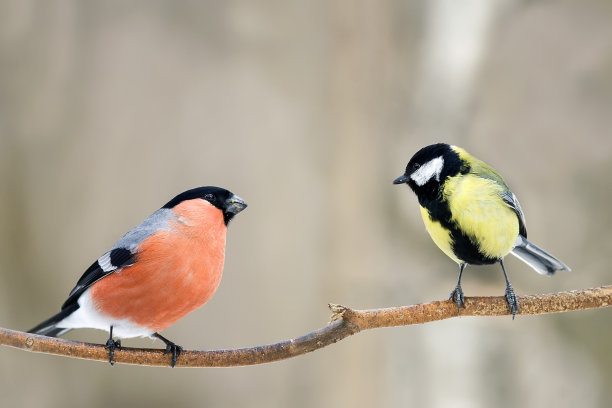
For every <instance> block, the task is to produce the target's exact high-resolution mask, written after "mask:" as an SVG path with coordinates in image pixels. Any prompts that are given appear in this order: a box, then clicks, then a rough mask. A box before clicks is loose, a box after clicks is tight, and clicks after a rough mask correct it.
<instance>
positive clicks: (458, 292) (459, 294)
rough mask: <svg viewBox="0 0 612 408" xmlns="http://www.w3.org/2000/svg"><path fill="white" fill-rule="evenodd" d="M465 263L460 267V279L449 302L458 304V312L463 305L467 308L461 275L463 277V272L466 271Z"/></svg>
mask: <svg viewBox="0 0 612 408" xmlns="http://www.w3.org/2000/svg"><path fill="white" fill-rule="evenodd" d="M465 265H467V264H465V263H462V264H460V265H459V279H457V287H455V289H454V290H453V291H452V292H451V294H450V297H449V298H448V299H449V300H453V301H455V303H457V312H459V310H461V305H463V307H465V298H464V297H463V290H462V289H461V275H463V270H464V269H465Z"/></svg>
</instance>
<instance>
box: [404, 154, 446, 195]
mask: <svg viewBox="0 0 612 408" xmlns="http://www.w3.org/2000/svg"><path fill="white" fill-rule="evenodd" d="M442 167H444V159H443V158H442V156H440V157H436V158H435V159H431V160H430V161H428V162H427V163H425V164H424V165H422V166H421V167H419V168H418V170H416V171H415V172H414V173H412V174H411V175H410V178H411V179H412V180H414V182H415V183H416V184H417V186H419V187H420V186H422V185H424V184H427V182H428V181H429V180H431V178H432V177H435V178H436V181H440V173H442Z"/></svg>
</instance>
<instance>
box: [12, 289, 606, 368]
mask: <svg viewBox="0 0 612 408" xmlns="http://www.w3.org/2000/svg"><path fill="white" fill-rule="evenodd" d="M518 300H519V301H520V303H521V314H522V315H535V314H546V313H559V312H569V311H574V310H587V309H596V308H603V307H607V306H610V305H612V285H609V286H601V287H598V288H593V289H583V290H574V291H571V292H559V293H551V294H545V295H529V296H520V297H519V298H518ZM456 308H457V305H456V304H455V303H453V302H449V301H448V300H443V301H434V302H429V303H423V304H418V305H412V306H401V307H391V308H385V309H369V310H356V309H351V308H348V307H344V306H339V305H333V304H330V309H331V310H332V312H333V313H334V315H333V316H332V322H331V323H330V324H328V325H327V326H325V327H323V328H320V329H318V330H315V331H313V332H310V333H308V334H305V335H303V336H300V337H296V338H293V339H290V340H284V341H281V342H279V343H275V344H267V345H263V346H255V347H247V348H241V349H227V350H210V351H195V350H184V351H182V352H180V358H179V359H178V360H177V361H176V362H175V363H176V366H177V367H231V366H244V365H254V364H263V363H269V362H272V361H278V360H283V359H287V358H291V357H296V356H299V355H302V354H306V353H309V352H311V351H315V350H318V349H320V348H323V347H325V346H328V345H330V344H333V343H336V342H338V341H340V340H342V339H344V338H345V337H348V336H351V335H353V334H355V333H358V332H360V331H363V330H368V329H375V328H381V327H394V326H408V325H411V324H420V323H428V322H433V321H437V320H444V319H449V318H452V317H457V316H459V315H458V314H457V309H456ZM511 313H512V312H511V311H510V310H509V308H508V302H507V299H506V297H505V296H497V297H467V298H465V309H463V310H462V311H461V314H460V315H461V316H507V315H509V314H511ZM0 344H3V345H6V346H9V347H14V348H18V349H22V350H26V351H32V352H36V353H46V354H55V355H63V356H68V357H75V358H82V359H88V360H97V361H106V362H107V361H108V358H109V350H107V349H106V346H105V345H100V344H91V343H82V342H77V341H73V340H66V339H61V338H55V337H46V336H40V335H36V334H31V333H24V332H19V331H15V330H10V329H4V328H0ZM178 355H179V352H178V350H177V356H178ZM173 357H174V356H173ZM173 360H174V358H173ZM114 361H115V362H116V363H123V364H137V365H150V366H166V367H168V366H169V365H171V364H172V363H173V362H172V361H168V354H166V350H160V349H135V348H127V347H123V348H121V349H117V348H116V349H115V350H114Z"/></svg>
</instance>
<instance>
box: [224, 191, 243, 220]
mask: <svg viewBox="0 0 612 408" xmlns="http://www.w3.org/2000/svg"><path fill="white" fill-rule="evenodd" d="M245 208H247V203H246V202H245V201H244V200H243V199H242V198H240V197H238V196H237V195H235V194H234V195H233V196H231V197H230V198H228V199H227V200H225V212H228V213H230V214H234V215H236V214H238V213H239V212H240V211H242V210H244V209H245Z"/></svg>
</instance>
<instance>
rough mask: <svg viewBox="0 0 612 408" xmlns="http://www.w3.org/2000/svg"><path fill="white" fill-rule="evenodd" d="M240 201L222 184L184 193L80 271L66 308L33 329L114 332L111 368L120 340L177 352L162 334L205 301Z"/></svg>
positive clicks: (217, 276)
mask: <svg viewBox="0 0 612 408" xmlns="http://www.w3.org/2000/svg"><path fill="white" fill-rule="evenodd" d="M246 206H247V204H246V203H245V202H244V200H243V199H241V198H240V197H238V196H236V195H234V194H233V193H231V192H230V191H228V190H225V189H223V188H219V187H198V188H194V189H192V190H188V191H185V192H183V193H181V194H179V195H177V196H176V197H174V198H173V199H172V200H170V201H169V202H168V203H166V204H165V205H164V206H163V207H162V208H160V209H159V210H157V211H155V212H154V213H153V214H152V215H151V216H149V217H148V218H147V219H145V220H144V221H143V222H142V223H141V224H140V225H138V226H137V227H135V228H134V229H132V230H130V231H129V232H128V233H127V234H125V235H124V236H123V237H121V238H120V239H119V241H117V243H115V245H113V247H112V248H111V249H110V251H108V252H106V253H104V254H103V255H102V256H101V257H99V258H98V259H97V260H96V261H95V262H94V263H93V264H92V265H91V266H90V267H89V268H88V269H87V270H86V271H85V273H83V276H81V279H79V281H78V282H77V284H76V286H75V287H74V289H72V291H71V292H70V294H69V295H68V299H67V300H66V302H64V304H63V305H62V308H61V311H60V312H59V313H57V314H56V315H55V316H53V317H51V318H49V319H47V320H45V321H44V322H42V323H41V324H39V325H38V326H36V327H34V328H33V329H31V330H30V331H29V332H30V333H35V334H42V335H45V336H51V337H56V336H60V335H62V334H64V333H66V332H68V331H70V330H71V329H76V328H94V329H101V330H106V331H108V332H109V334H110V335H109V338H108V341H107V342H106V348H107V349H108V350H109V362H110V363H111V365H113V363H114V361H113V356H114V351H115V349H116V348H121V340H116V341H115V340H114V339H113V336H116V337H119V338H130V337H154V338H157V339H159V340H161V341H163V342H164V343H165V344H166V352H171V353H172V362H171V365H172V367H174V365H175V364H176V359H177V357H178V356H179V354H180V353H181V351H182V348H181V347H180V346H178V345H176V344H174V343H173V342H171V341H170V340H168V339H166V338H164V337H162V336H161V335H160V334H159V332H160V331H162V330H164V329H166V328H167V327H169V326H170V325H172V324H174V323H175V322H176V321H178V320H179V319H181V318H182V317H184V316H185V315H187V314H188V313H190V312H192V311H194V310H196V309H197V308H199V307H200V306H202V305H203V304H204V303H206V302H207V301H208V300H209V299H210V298H211V297H212V296H213V294H214V293H215V291H216V289H217V287H218V286H219V282H220V281H221V274H222V272H223V263H224V260H225V235H226V231H227V225H228V223H229V222H230V221H231V220H232V218H233V217H234V216H235V215H236V214H238V213H239V212H240V211H242V210H244V209H245V208H246Z"/></svg>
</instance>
